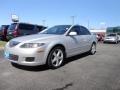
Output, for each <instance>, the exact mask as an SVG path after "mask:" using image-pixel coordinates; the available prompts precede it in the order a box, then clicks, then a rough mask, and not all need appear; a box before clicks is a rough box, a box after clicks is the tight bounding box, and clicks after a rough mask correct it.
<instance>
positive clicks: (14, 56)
mask: <svg viewBox="0 0 120 90" xmlns="http://www.w3.org/2000/svg"><path fill="white" fill-rule="evenodd" d="M8 58H9V59H10V60H14V61H18V55H13V54H9V57H8Z"/></svg>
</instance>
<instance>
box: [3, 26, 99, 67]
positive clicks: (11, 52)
mask: <svg viewBox="0 0 120 90" xmlns="http://www.w3.org/2000/svg"><path fill="white" fill-rule="evenodd" d="M96 41H97V40H96V37H95V36H94V35H91V33H90V32H89V30H88V29H87V28H85V27H84V26H80V25H72V26H71V25H57V26H54V27H51V28H49V29H46V30H44V31H42V32H40V33H39V34H34V35H28V36H22V37H18V38H14V39H12V40H10V41H9V42H8V43H7V44H6V46H5V49H4V56H5V58H6V59H7V60H9V61H11V62H12V63H16V64H20V65H26V66H36V65H43V64H47V65H48V66H49V67H50V68H58V67H60V66H61V65H62V64H63V62H64V61H65V58H68V57H71V56H74V55H77V54H81V53H85V52H89V53H90V54H95V52H96V44H97V43H96Z"/></svg>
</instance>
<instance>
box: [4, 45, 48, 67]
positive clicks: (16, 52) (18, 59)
mask: <svg viewBox="0 0 120 90" xmlns="http://www.w3.org/2000/svg"><path fill="white" fill-rule="evenodd" d="M44 53H45V52H44V50H43V49H42V48H29V49H28V48H26V49H25V48H24V49H23V48H18V47H12V48H10V47H7V46H6V47H5V49H4V57H5V59H7V60H9V61H10V62H14V63H17V64H20V65H26V66H37V65H43V64H45V63H46V60H45V59H44V57H45V54H44ZM29 58H32V59H34V60H32V61H30V60H28V59H29Z"/></svg>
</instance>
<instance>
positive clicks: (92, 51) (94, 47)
mask: <svg viewBox="0 0 120 90" xmlns="http://www.w3.org/2000/svg"><path fill="white" fill-rule="evenodd" d="M89 53H90V55H94V54H95V53H96V44H95V43H93V44H92V45H91V49H90V51H89Z"/></svg>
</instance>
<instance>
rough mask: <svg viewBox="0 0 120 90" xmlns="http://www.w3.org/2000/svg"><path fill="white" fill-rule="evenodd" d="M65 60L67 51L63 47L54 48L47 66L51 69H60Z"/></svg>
mask: <svg viewBox="0 0 120 90" xmlns="http://www.w3.org/2000/svg"><path fill="white" fill-rule="evenodd" d="M64 59H65V51H64V49H63V48H62V47H60V46H58V47H55V48H53V49H52V50H51V51H50V53H49V55H48V58H47V65H48V67H49V68H51V69H56V68H59V67H60V66H62V65H63V62H64Z"/></svg>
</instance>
